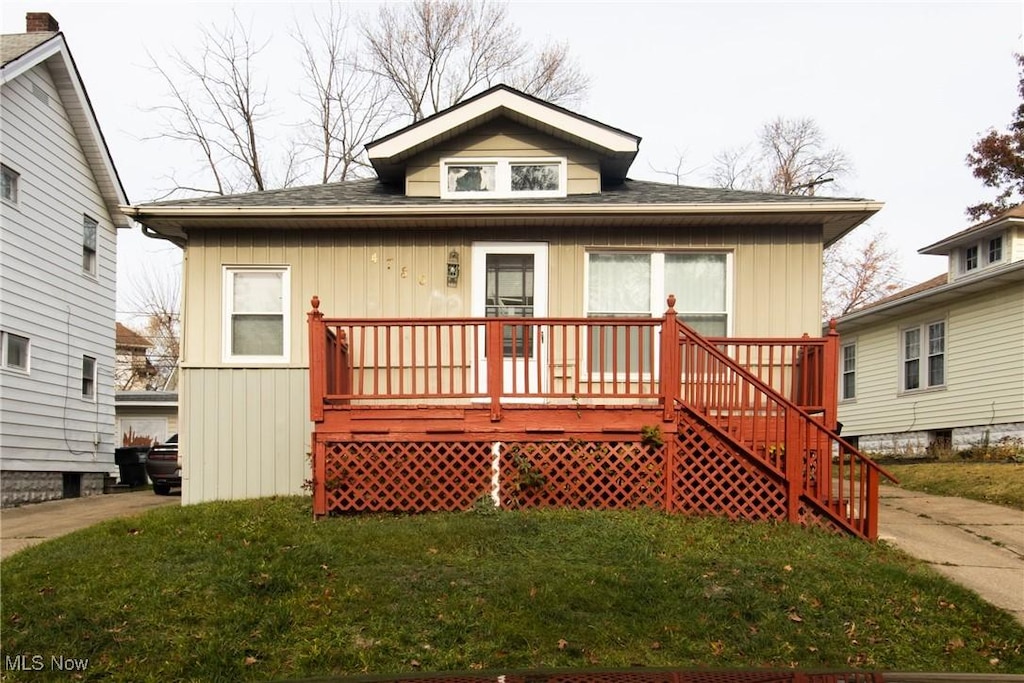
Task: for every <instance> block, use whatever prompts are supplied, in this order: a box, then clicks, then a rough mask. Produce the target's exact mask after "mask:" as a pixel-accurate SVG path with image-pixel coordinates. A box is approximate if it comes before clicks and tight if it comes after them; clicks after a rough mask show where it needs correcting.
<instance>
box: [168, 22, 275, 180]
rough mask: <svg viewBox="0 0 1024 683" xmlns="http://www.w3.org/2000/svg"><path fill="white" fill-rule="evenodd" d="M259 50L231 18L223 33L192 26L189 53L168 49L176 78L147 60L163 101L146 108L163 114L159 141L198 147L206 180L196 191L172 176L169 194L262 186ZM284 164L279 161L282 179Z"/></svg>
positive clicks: (263, 112)
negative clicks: (194, 44) (195, 34)
mask: <svg viewBox="0 0 1024 683" xmlns="http://www.w3.org/2000/svg"><path fill="white" fill-rule="evenodd" d="M264 46H265V43H257V42H255V41H254V39H253V37H252V35H251V32H250V30H249V28H247V27H246V26H245V25H244V24H243V23H242V22H241V20H240V19H239V17H238V15H237V14H235V15H233V17H232V22H231V24H230V25H229V26H227V27H226V28H223V29H218V28H211V27H202V28H200V48H199V50H198V53H197V55H196V56H194V57H190V56H187V55H185V54H184V53H182V52H181V51H176V52H175V53H174V54H173V55H172V56H171V57H170V64H171V65H172V66H173V67H174V69H175V70H176V71H178V72H180V73H179V74H172V73H171V72H170V71H169V70H168V69H165V68H164V67H163V66H161V64H160V63H159V62H158V61H157V60H156V59H154V58H153V57H152V55H151V56H150V61H151V64H152V68H153V69H154V70H155V71H156V72H157V73H159V74H160V76H161V77H162V78H163V79H164V82H165V84H166V85H167V88H168V103H167V104H162V105H158V106H156V107H153V108H152V110H154V111H157V112H160V113H161V114H163V116H164V122H165V127H164V130H163V132H162V133H161V134H160V136H159V137H163V138H170V139H172V140H180V141H183V142H188V143H190V144H193V145H195V146H196V147H198V148H199V150H200V155H201V157H202V158H203V161H204V164H205V166H206V168H207V170H208V171H209V173H210V175H211V176H212V180H213V183H212V185H210V186H198V187H197V186H193V185H185V184H182V183H181V182H179V181H178V180H177V179H175V178H173V177H172V180H173V181H174V184H175V187H174V189H173V190H172V193H173V192H175V191H179V190H184V191H190V192H200V193H207V194H226V193H230V192H237V191H245V190H264V189H266V188H267V187H268V185H269V181H268V179H267V175H266V172H265V170H264V164H265V159H264V156H263V146H264V144H265V141H264V138H263V136H262V134H261V132H260V127H261V123H262V122H263V121H264V120H265V119H266V118H267V116H268V115H269V105H268V103H267V92H266V85H265V84H263V83H261V82H259V81H258V80H257V76H256V71H257V69H256V66H257V65H256V61H257V58H258V57H259V54H260V51H261V50H262V49H263V47H264ZM292 167H293V165H292V163H290V160H287V159H286V163H285V164H284V169H283V170H284V173H283V174H282V176H283V178H284V182H287V181H288V179H289V176H290V175H291V169H292Z"/></svg>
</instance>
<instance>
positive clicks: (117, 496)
mask: <svg viewBox="0 0 1024 683" xmlns="http://www.w3.org/2000/svg"><path fill="white" fill-rule="evenodd" d="M166 505H181V494H180V493H177V492H176V493H175V494H174V495H170V496H158V495H155V494H154V493H153V492H152V491H131V492H129V493H108V494H104V495H100V496H88V497H86V498H70V499H67V500H52V501H48V502H46V503H34V504H32V505H23V506H21V507H15V508H3V509H2V510H0V559H4V558H6V557H8V556H9V555H12V554H14V553H16V552H18V551H19V550H21V549H22V548H27V547H29V546H30V545H35V544H36V543H42V542H43V541H45V540H48V539H51V538H56V537H57V536H63V535H64V534H67V533H71V532H72V531H77V530H78V529H84V528H85V527H87V526H91V525H93V524H96V523H97V522H102V521H104V520H107V519H113V518H115V517H130V516H132V515H137V514H139V513H142V512H145V511H146V510H151V509H153V508H157V507H163V506H166Z"/></svg>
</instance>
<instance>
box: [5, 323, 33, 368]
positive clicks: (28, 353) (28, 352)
mask: <svg viewBox="0 0 1024 683" xmlns="http://www.w3.org/2000/svg"><path fill="white" fill-rule="evenodd" d="M12 336H13V337H18V338H19V339H24V340H25V342H26V344H25V367H23V368H19V367H18V366H16V365H10V364H9V362H8V358H7V340H8V338H9V337H12ZM0 367H2V368H3V369H4V370H9V371H10V372H17V373H19V374H22V375H27V374H30V372H31V370H32V338H31V337H26V336H25V335H23V334H15V333H13V332H6V331H4V332H0Z"/></svg>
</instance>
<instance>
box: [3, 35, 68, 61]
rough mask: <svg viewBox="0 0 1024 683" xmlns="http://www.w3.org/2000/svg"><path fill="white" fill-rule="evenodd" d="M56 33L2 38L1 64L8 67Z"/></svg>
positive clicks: (5, 36) (4, 36)
mask: <svg viewBox="0 0 1024 683" xmlns="http://www.w3.org/2000/svg"><path fill="white" fill-rule="evenodd" d="M55 35H57V34H56V33H50V32H48V31H39V32H36V33H11V34H7V35H2V36H0V62H2V63H3V65H5V66H6V65H7V63H8V62H12V61H14V60H15V59H17V58H18V57H20V56H22V55H23V54H25V53H26V52H28V51H29V50H31V49H33V48H35V47H38V46H39V45H42V44H43V43H45V42H46V41H48V40H49V39H50V38H53V37H54V36H55Z"/></svg>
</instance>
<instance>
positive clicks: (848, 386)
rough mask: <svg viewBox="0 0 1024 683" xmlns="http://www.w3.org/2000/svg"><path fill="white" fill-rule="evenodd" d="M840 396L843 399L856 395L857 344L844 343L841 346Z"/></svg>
mask: <svg viewBox="0 0 1024 683" xmlns="http://www.w3.org/2000/svg"><path fill="white" fill-rule="evenodd" d="M841 357H842V364H843V367H842V388H841V389H842V397H843V399H844V400H848V399H851V398H856V396H857V345H856V344H844V345H843V347H842V354H841Z"/></svg>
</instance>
